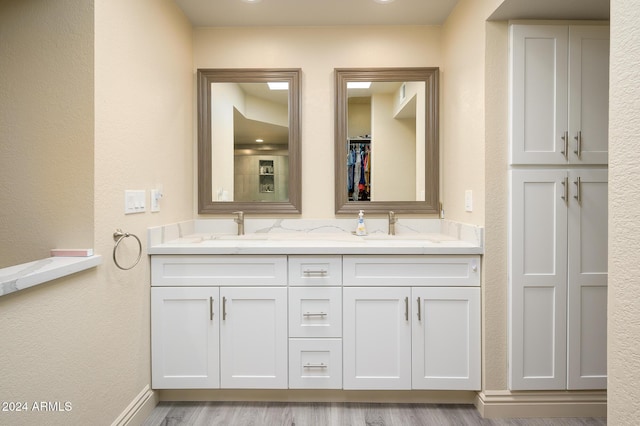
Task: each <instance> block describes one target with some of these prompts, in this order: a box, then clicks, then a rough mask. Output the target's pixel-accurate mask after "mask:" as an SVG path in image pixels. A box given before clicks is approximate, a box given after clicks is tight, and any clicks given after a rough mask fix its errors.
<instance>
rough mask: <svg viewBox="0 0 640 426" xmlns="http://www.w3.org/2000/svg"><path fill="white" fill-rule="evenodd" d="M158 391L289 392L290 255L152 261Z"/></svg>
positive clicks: (154, 366) (158, 258)
mask: <svg viewBox="0 0 640 426" xmlns="http://www.w3.org/2000/svg"><path fill="white" fill-rule="evenodd" d="M151 285H152V289H151V294H152V301H151V322H152V325H151V328H152V336H151V338H152V343H151V346H152V353H151V362H152V386H153V387H154V388H155V389H166V388H170V389H192V388H220V387H222V388H261V389H274V388H279V389H286V388H287V381H288V380H287V370H288V368H287V367H288V366H287V287H286V285H287V256H270V255H257V256H234V255H185V256H179V255H156V256H152V258H151Z"/></svg>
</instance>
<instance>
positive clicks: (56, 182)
mask: <svg viewBox="0 0 640 426" xmlns="http://www.w3.org/2000/svg"><path fill="white" fill-rule="evenodd" d="M0 28H2V32H1V35H0V37H1V38H2V42H1V43H0V58H2V62H1V65H0V129H1V130H0V206H2V208H0V241H2V244H0V268H2V267H6V266H10V265H15V264H19V263H24V262H30V261H33V260H36V259H42V258H44V257H48V256H49V250H50V249H52V248H56V247H58V248H69V247H74V248H75V247H92V246H93V2H87V1H75V0H65V1H55V2H46V1H39V0H25V1H4V2H0Z"/></svg>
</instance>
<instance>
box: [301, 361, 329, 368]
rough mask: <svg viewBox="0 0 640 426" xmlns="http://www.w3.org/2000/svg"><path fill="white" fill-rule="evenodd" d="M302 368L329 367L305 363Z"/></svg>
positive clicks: (322, 364) (321, 364)
mask: <svg viewBox="0 0 640 426" xmlns="http://www.w3.org/2000/svg"><path fill="white" fill-rule="evenodd" d="M303 367H304V368H328V367H329V366H328V365H327V364H325V363H324V362H321V363H320V364H309V363H306V364H305V365H303Z"/></svg>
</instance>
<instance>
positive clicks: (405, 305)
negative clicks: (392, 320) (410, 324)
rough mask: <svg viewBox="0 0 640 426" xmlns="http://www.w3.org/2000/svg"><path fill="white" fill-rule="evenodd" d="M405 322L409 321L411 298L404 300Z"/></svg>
mask: <svg viewBox="0 0 640 426" xmlns="http://www.w3.org/2000/svg"><path fill="white" fill-rule="evenodd" d="M404 320H405V321H409V298H408V297H405V298H404Z"/></svg>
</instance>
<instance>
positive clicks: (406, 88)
mask: <svg viewBox="0 0 640 426" xmlns="http://www.w3.org/2000/svg"><path fill="white" fill-rule="evenodd" d="M399 91H403V92H404V93H402V95H403V96H401V95H400V94H399V95H398V96H397V97H396V98H395V99H397V100H398V101H397V102H396V104H395V105H394V111H396V117H407V118H408V117H413V118H414V119H415V118H416V117H424V116H425V108H426V86H425V82H424V81H407V82H405V83H403V84H402V86H401V87H400V89H399ZM415 125H416V129H415V132H416V139H415V141H416V145H415V155H416V157H415V163H416V164H415V171H416V175H415V176H416V184H415V194H414V195H413V197H415V198H407V200H410V199H415V200H416V201H424V194H425V173H426V170H425V161H424V158H425V142H426V138H425V136H426V127H425V126H426V123H425V121H424V120H415Z"/></svg>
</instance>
